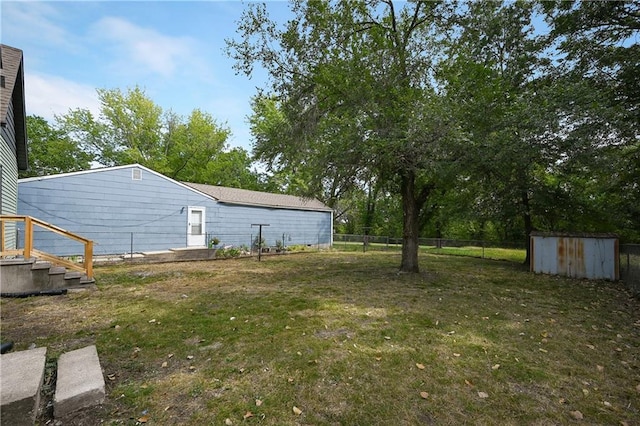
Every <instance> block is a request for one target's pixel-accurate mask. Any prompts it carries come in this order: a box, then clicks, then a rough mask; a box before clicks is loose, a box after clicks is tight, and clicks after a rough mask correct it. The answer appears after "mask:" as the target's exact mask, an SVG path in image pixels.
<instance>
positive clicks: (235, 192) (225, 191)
mask: <svg viewBox="0 0 640 426" xmlns="http://www.w3.org/2000/svg"><path fill="white" fill-rule="evenodd" d="M182 183H183V184H185V185H187V186H189V187H191V188H193V189H195V190H197V191H200V192H202V193H204V194H207V195H208V196H210V197H213V198H215V199H216V200H218V201H220V202H222V203H229V204H241V205H247V206H262V207H273V208H287V209H295V210H318V211H331V208H329V207H327V206H326V205H324V204H323V203H321V202H320V201H318V200H315V199H311V198H302V197H296V196H294V195H284V194H271V193H268V192H259V191H249V190H247V189H237V188H226V187H224V186H213V185H204V184H201V183H190V182H182Z"/></svg>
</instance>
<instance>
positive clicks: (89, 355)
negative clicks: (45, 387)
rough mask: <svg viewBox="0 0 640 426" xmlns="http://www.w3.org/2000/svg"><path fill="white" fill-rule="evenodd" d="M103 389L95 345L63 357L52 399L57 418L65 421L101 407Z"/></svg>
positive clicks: (65, 354)
mask: <svg viewBox="0 0 640 426" xmlns="http://www.w3.org/2000/svg"><path fill="white" fill-rule="evenodd" d="M104 386H105V384H104V377H103V376H102V368H101V367H100V360H99V359H98V350H97V349H96V347H95V345H92V346H87V347H85V348H82V349H77V350H75V351H71V352H66V353H64V354H62V355H60V358H59V359H58V379H57V382H56V393H55V396H54V399H53V414H54V417H56V418H60V417H64V416H66V415H68V414H70V413H73V412H74V411H78V410H80V409H83V408H87V407H92V406H94V405H99V404H102V403H103V402H104V398H105V389H104Z"/></svg>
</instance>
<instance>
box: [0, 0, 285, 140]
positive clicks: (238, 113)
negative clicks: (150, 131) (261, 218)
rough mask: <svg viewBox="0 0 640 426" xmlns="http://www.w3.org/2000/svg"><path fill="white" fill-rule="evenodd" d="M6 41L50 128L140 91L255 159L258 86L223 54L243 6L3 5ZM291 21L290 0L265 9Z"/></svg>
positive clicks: (30, 100) (29, 99) (29, 97)
mask: <svg viewBox="0 0 640 426" xmlns="http://www.w3.org/2000/svg"><path fill="white" fill-rule="evenodd" d="M0 4H1V6H0V7H1V12H2V15H1V24H2V25H1V28H2V31H1V41H2V43H3V44H7V45H10V46H13V47H16V48H19V49H22V50H23V52H24V66H25V92H26V108H27V114H29V115H39V116H42V117H44V118H46V119H47V120H48V121H50V122H53V117H54V114H64V113H66V112H67V111H68V110H69V109H74V108H87V109H90V110H91V111H93V112H94V113H97V112H98V111H99V103H98V99H97V95H96V89H97V88H107V89H114V88H119V89H122V90H126V89H127V88H132V87H134V86H136V85H138V86H140V87H141V88H143V89H144V90H145V92H146V93H147V95H148V96H149V97H150V98H151V99H152V100H153V101H154V102H155V103H156V104H158V105H160V106H161V107H162V108H163V109H164V110H173V111H174V112H176V113H178V114H181V115H185V116H186V115H188V114H189V113H190V112H191V111H192V110H194V109H196V108H198V109H201V110H203V111H206V112H208V113H210V114H211V115H212V116H213V117H214V118H215V119H216V120H217V121H218V122H219V123H226V124H227V125H228V126H229V128H230V129H231V131H232V136H231V137H230V139H229V141H228V142H229V145H230V146H231V147H235V146H239V147H243V148H245V149H247V150H249V151H250V149H251V135H250V132H249V129H248V125H247V123H246V117H247V116H248V115H249V114H250V113H251V108H250V105H249V102H250V99H251V96H253V95H254V94H255V93H256V87H263V86H264V85H265V83H266V75H265V74H264V73H263V72H260V70H258V71H257V73H256V74H255V75H254V77H253V78H252V79H251V80H250V79H249V78H247V77H246V76H244V75H235V71H234V70H233V68H232V66H233V61H232V60H231V59H230V58H228V57H227V56H226V54H225V53H224V47H225V42H224V40H225V38H233V37H234V36H235V30H236V25H237V21H238V19H239V18H240V15H241V13H242V11H243V10H244V9H245V8H246V7H247V4H246V2H241V1H230V0H227V1H171V2H170V1H133V2H132V1H95V2H94V1H44V2H42V1H5V0H2V2H1V3H0ZM268 8H269V11H270V16H271V17H272V18H275V19H277V20H279V21H282V22H285V21H286V19H287V17H288V16H289V12H288V4H287V3H286V2H284V1H271V2H268Z"/></svg>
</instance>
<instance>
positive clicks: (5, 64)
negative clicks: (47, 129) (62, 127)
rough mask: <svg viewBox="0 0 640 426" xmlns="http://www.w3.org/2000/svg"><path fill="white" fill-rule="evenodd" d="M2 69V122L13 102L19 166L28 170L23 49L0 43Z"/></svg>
mask: <svg viewBox="0 0 640 426" xmlns="http://www.w3.org/2000/svg"><path fill="white" fill-rule="evenodd" d="M0 51H1V52H2V53H1V56H0V57H1V58H2V70H0V75H1V76H2V79H3V80H4V87H2V88H1V89H0V122H1V123H2V125H5V124H6V123H7V112H8V111H9V104H10V103H11V102H13V105H14V109H13V115H14V130H15V137H16V155H17V158H18V168H19V169H20V170H26V168H27V166H28V163H27V129H26V112H25V106H24V70H23V66H22V50H20V49H16V48H15V47H11V46H7V45H6V44H1V45H0Z"/></svg>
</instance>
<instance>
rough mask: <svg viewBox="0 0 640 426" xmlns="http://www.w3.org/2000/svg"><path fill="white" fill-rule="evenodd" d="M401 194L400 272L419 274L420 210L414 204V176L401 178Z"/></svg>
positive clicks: (411, 174)
mask: <svg viewBox="0 0 640 426" xmlns="http://www.w3.org/2000/svg"><path fill="white" fill-rule="evenodd" d="M400 186H401V187H400V192H401V194H402V211H403V229H402V263H401V264H400V271H401V272H412V273H418V272H420V266H419V265H418V248H419V246H418V217H419V214H420V208H419V206H418V203H417V202H416V193H415V176H414V175H413V173H409V174H408V175H407V176H403V177H402V183H401V185H400Z"/></svg>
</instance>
